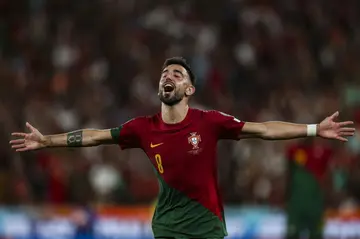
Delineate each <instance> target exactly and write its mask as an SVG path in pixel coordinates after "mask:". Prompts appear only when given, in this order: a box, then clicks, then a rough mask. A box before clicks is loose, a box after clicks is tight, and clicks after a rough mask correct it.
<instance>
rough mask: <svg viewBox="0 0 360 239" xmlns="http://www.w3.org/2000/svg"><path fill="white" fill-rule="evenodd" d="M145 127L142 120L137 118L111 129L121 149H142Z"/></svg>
mask: <svg viewBox="0 0 360 239" xmlns="http://www.w3.org/2000/svg"><path fill="white" fill-rule="evenodd" d="M144 126H145V125H144V120H143V119H142V118H135V119H132V120H129V121H127V122H126V123H124V124H122V125H121V126H120V127H116V128H113V129H111V136H112V138H113V139H114V140H115V141H116V142H117V143H118V144H119V146H120V147H121V149H130V148H141V135H142V134H141V129H144Z"/></svg>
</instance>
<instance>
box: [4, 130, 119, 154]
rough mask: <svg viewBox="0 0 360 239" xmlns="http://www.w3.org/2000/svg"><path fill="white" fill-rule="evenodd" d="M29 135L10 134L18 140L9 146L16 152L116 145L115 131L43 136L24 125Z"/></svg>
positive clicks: (77, 132)
mask: <svg viewBox="0 0 360 239" xmlns="http://www.w3.org/2000/svg"><path fill="white" fill-rule="evenodd" d="M26 126H27V128H28V129H29V130H30V133H12V135H13V136H17V137H20V138H19V139H15V140H11V141H10V144H11V145H12V148H13V149H16V151H18V152H23V151H29V150H37V149H41V148H47V147H90V146H97V145H100V144H116V143H117V142H115V141H116V140H115V139H113V136H112V131H113V130H116V129H113V130H111V129H105V130H97V129H82V130H76V131H73V132H68V133H64V134H54V135H43V134H41V133H40V132H39V130H37V129H36V128H35V127H33V126H32V125H31V124H29V123H26Z"/></svg>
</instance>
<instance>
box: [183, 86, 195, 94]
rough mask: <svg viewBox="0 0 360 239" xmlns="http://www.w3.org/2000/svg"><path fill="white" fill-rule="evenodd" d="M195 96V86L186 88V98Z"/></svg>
mask: <svg viewBox="0 0 360 239" xmlns="http://www.w3.org/2000/svg"><path fill="white" fill-rule="evenodd" d="M193 94H195V86H193V85H190V86H188V87H187V88H186V90H185V95H186V96H191V95H193Z"/></svg>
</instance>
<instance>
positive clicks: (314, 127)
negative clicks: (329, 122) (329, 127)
mask: <svg viewBox="0 0 360 239" xmlns="http://www.w3.org/2000/svg"><path fill="white" fill-rule="evenodd" d="M319 128H320V127H319V124H308V125H306V136H308V137H315V136H318V134H319Z"/></svg>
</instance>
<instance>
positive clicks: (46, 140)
mask: <svg viewBox="0 0 360 239" xmlns="http://www.w3.org/2000/svg"><path fill="white" fill-rule="evenodd" d="M40 143H41V145H43V148H47V147H50V146H51V137H50V135H45V136H43V137H42V138H41V139H40Z"/></svg>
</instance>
